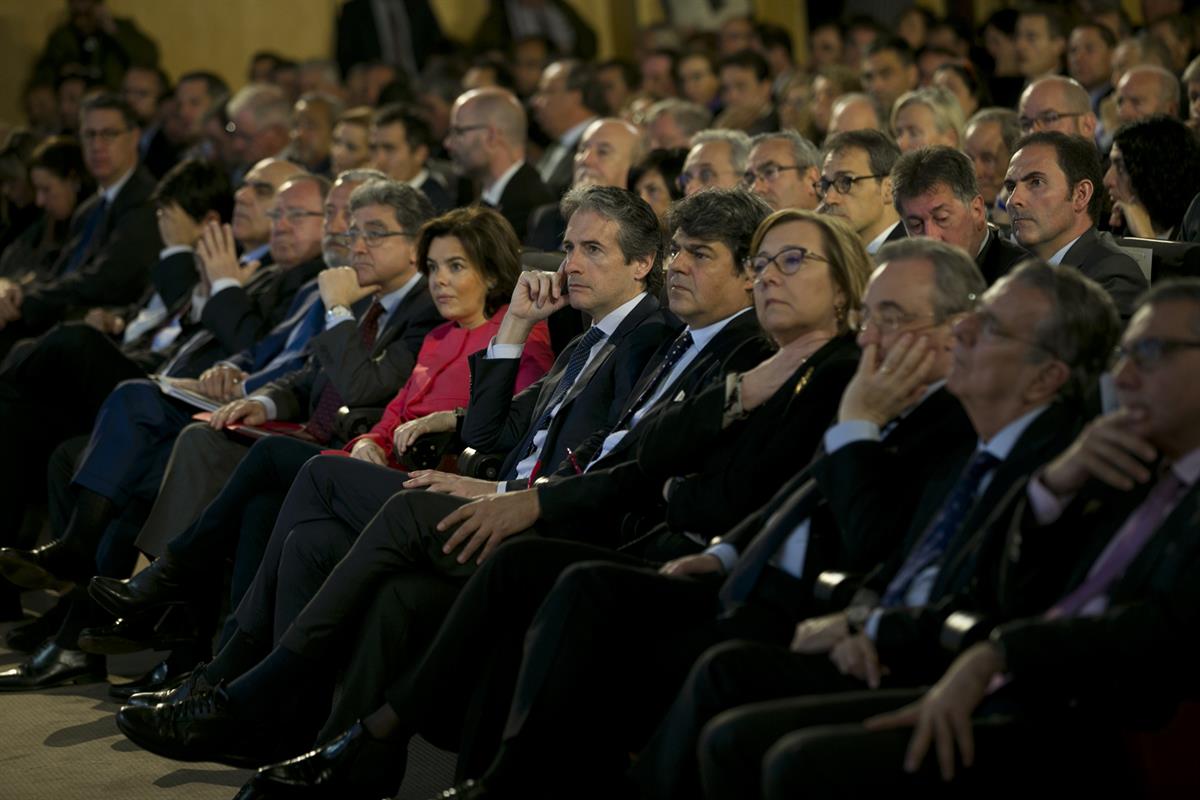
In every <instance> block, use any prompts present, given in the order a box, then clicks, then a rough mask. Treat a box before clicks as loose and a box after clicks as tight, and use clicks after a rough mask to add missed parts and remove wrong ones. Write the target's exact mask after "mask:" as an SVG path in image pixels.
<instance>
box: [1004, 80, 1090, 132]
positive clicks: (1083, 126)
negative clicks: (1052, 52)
mask: <svg viewBox="0 0 1200 800" xmlns="http://www.w3.org/2000/svg"><path fill="white" fill-rule="evenodd" d="M1018 111H1019V113H1020V124H1021V132H1022V133H1036V132H1038V131H1058V132H1059V133H1065V134H1067V135H1068V136H1078V137H1079V138H1081V139H1091V138H1092V137H1093V136H1094V135H1095V133H1096V115H1095V114H1093V113H1092V103H1091V99H1090V98H1089V97H1088V93H1087V89H1084V88H1083V85H1082V84H1080V83H1079V81H1077V80H1075V79H1074V78H1067V77H1065V76H1062V75H1048V76H1046V77H1045V78H1039V79H1038V80H1036V81H1034V82H1033V83H1031V84H1029V86H1027V87H1025V91H1023V92H1021V102H1020V104H1019V106H1018Z"/></svg>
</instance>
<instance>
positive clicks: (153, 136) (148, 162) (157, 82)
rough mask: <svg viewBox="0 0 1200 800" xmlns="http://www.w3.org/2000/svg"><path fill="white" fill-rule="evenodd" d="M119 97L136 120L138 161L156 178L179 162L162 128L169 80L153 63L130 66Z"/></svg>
mask: <svg viewBox="0 0 1200 800" xmlns="http://www.w3.org/2000/svg"><path fill="white" fill-rule="evenodd" d="M121 98H122V99H123V100H124V101H125V102H126V103H129V106H130V108H132V109H133V113H134V115H135V116H136V117H137V120H138V128H139V130H140V134H139V136H138V161H139V163H141V165H142V166H143V167H145V168H146V171H147V172H149V173H150V174H151V175H153V176H154V179H155V180H156V181H157V180H159V179H161V178H162V177H163V176H164V175H166V174H167V171H168V170H169V169H171V167H173V166H175V164H176V163H177V162H178V161H179V152H178V150H177V148H176V146H175V144H174V143H173V142H172V141H171V140H170V139H168V138H167V133H166V130H165V129H164V127H163V121H164V119H165V117H166V113H165V112H166V103H167V101H169V100H170V98H171V84H170V81H169V80H168V79H167V76H166V75H165V74H164V73H163V71H162V70H161V69H159V68H158V67H156V66H150V65H147V66H131V67H130V68H129V69H127V70H125V76H124V77H123V78H122V79H121Z"/></svg>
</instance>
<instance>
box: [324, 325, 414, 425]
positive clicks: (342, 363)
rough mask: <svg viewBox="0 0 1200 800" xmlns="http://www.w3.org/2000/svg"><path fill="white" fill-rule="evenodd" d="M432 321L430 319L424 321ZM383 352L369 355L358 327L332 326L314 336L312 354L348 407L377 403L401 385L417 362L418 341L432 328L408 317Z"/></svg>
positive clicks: (376, 404) (393, 392)
mask: <svg viewBox="0 0 1200 800" xmlns="http://www.w3.org/2000/svg"><path fill="white" fill-rule="evenodd" d="M426 322H432V320H426ZM401 324H403V325H404V330H403V331H401V332H400V333H399V334H398V335H397V336H396V337H395V338H394V339H393V340H392V341H391V342H389V343H388V345H387V347H385V348H384V350H383V352H382V353H379V354H378V355H376V356H374V357H372V355H371V353H370V352H368V350H367V348H366V347H365V346H364V345H363V342H362V337H361V335H360V334H359V331H358V326H357V325H351V324H349V323H342V324H341V325H334V326H333V327H332V328H330V329H329V330H326V331H322V332H321V333H319V334H317V335H316V336H315V337H313V340H312V343H311V347H312V352H313V356H314V357H315V358H316V359H317V361H318V362H320V364H321V369H322V370H324V371H325V374H326V375H327V376H328V377H329V379H330V380H331V381H332V382H333V385H334V386H336V387H337V390H338V392H339V393H340V394H341V396H342V399H343V400H344V401H345V403H346V405H348V406H378V405H379V404H380V403H382V402H383V401H385V400H387V399H388V398H390V397H392V396H393V395H394V394H395V393H396V390H397V389H398V388H399V387H401V386H403V385H404V382H405V381H407V380H408V376H409V375H411V374H412V370H413V367H414V366H415V365H416V363H417V354H418V353H420V352H421V343H422V342H423V341H424V339H425V335H426V334H428V333H429V332H430V331H431V330H432V329H433V327H434V325H428V326H426V324H422V323H421V322H420V321H417V320H408V321H406V322H404V323H401Z"/></svg>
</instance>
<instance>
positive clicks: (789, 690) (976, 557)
mask: <svg viewBox="0 0 1200 800" xmlns="http://www.w3.org/2000/svg"><path fill="white" fill-rule="evenodd" d="M1119 330H1120V323H1119V319H1118V317H1117V312H1116V308H1115V307H1114V306H1113V304H1112V301H1111V300H1110V299H1109V298H1108V296H1107V295H1106V294H1105V292H1104V290H1103V289H1101V288H1100V287H1099V286H1098V285H1097V284H1095V283H1094V282H1092V281H1090V280H1088V279H1087V278H1084V277H1083V276H1081V275H1080V274H1079V273H1078V272H1077V271H1076V270H1074V269H1071V268H1069V267H1063V266H1059V267H1051V266H1049V265H1046V264H1044V263H1040V262H1029V263H1026V264H1023V265H1021V266H1020V267H1018V268H1017V269H1016V270H1015V271H1013V272H1012V273H1010V275H1009V276H1008V277H1006V278H1004V279H1002V280H1001V282H999V283H998V284H996V285H995V286H994V287H993V288H992V289H990V290H989V291H988V292H987V293H986V294H985V295H984V296H983V299H982V301H981V303H980V306H979V307H978V308H977V309H976V310H975V311H974V312H973V313H972V314H971V315H970V316H968V317H966V318H964V319H963V320H962V321H961V322H959V323H958V325H957V327H956V330H955V335H956V340H957V341H956V346H955V353H954V355H955V358H954V363H953V365H952V366H951V369H950V374H949V377H948V379H947V384H946V386H947V389H948V390H949V391H951V392H953V393H954V394H955V396H956V397H958V398H959V400H960V401H961V402H962V403H963V407H964V408H965V409H966V411H967V414H968V416H969V417H970V418H971V422H972V425H973V426H974V428H975V430H976V432H977V433H978V435H979V439H978V442H977V443H975V444H974V446H973V448H971V449H969V450H967V451H966V452H949V453H947V454H946V456H947V457H946V458H945V459H943V462H942V467H943V469H942V473H941V474H935V475H934V476H933V479H932V480H931V481H930V483H929V484H928V488H927V489H926V494H927V495H928V496H929V497H931V498H933V499H934V502H935V503H937V504H940V510H939V511H938V512H937V514H936V515H935V516H934V517H933V518H932V519H930V520H929V521H928V522H926V523H918V525H914V526H909V528H908V530H907V533H906V535H905V538H904V544H903V545H902V546H901V547H900V548H898V549H896V550H895V551H893V553H892V554H891V555H890V556H889V557H888V559H887V560H885V561H884V562H883V563H882V564H880V565H879V566H878V567H876V568H875V569H874V570H873V571H872V572H871V573H870V574H869V575H868V576H867V578H866V579H865V581H864V582H863V583H862V585H861V587H860V588H859V590H858V593H857V594H856V595H855V597H854V599H853V600H852V601H851V604H850V606H849V608H848V609H847V610H844V611H838V612H836V613H835V614H832V615H828V616H824V617H818V618H813V619H810V620H806V621H805V622H804V623H802V624H801V626H800V627H799V628H798V629H797V632H796V635H795V637H794V638H793V640H792V643H791V647H790V651H789V649H785V648H783V647H779V646H777V645H773V644H758V643H756V644H748V643H736V642H734V643H726V644H724V645H719V646H717V647H716V648H714V649H712V650H711V651H709V652H708V653H706V654H705V655H704V656H702V657H701V658H700V660H699V661H698V662H697V663H696V665H695V666H694V667H693V668H692V671H691V674H690V675H689V677H688V680H687V681H686V682H685V683H684V686H683V689H682V690H681V691H680V693H679V696H678V697H677V698H676V701H675V703H674V705H673V706H672V708H671V710H670V712H669V713H668V714H667V717H666V719H665V720H664V721H663V722H662V723H661V724H660V726H659V729H658V732H657V733H656V734H655V736H654V737H653V738H652V739H651V743H650V745H649V746H648V747H647V749H646V750H644V751H643V753H642V755H641V757H640V759H639V763H638V767H637V770H636V773H635V774H636V776H637V778H638V779H639V782H640V783H641V784H642V785H643V788H644V790H645V791H646V792H648V793H650V794H653V795H654V796H656V797H664V798H673V797H689V796H696V795H698V794H700V793H701V791H700V785H699V778H700V776H699V774H698V772H699V768H698V765H697V763H696V760H695V759H696V757H695V753H696V748H697V744H698V740H699V738H700V733H701V729H702V727H703V726H704V725H705V724H706V723H707V722H708V721H709V720H711V719H712V718H713V717H714V716H716V715H717V714H718V713H720V712H722V711H725V710H727V709H729V708H732V707H735V706H740V705H744V704H748V703H751V702H754V703H758V702H764V701H768V700H774V699H776V698H780V697H788V696H792V695H808V694H827V693H834V692H845V691H861V690H863V689H865V688H866V687H869V688H871V689H877V688H880V687H882V688H883V689H884V690H891V689H895V688H903V687H913V686H925V685H928V684H929V683H931V682H932V681H934V680H936V679H937V676H938V675H939V674H941V671H942V670H943V669H944V668H945V667H946V666H947V664H948V662H949V657H947V656H945V655H943V650H942V648H941V646H940V644H939V640H938V634H939V633H940V631H941V628H942V623H943V622H944V621H945V619H946V617H948V616H949V615H950V614H951V613H953V612H955V611H959V610H963V611H966V610H974V611H977V610H979V607H978V605H976V604H974V603H971V602H970V601H969V600H967V599H966V598H965V597H964V596H963V595H964V594H966V593H967V592H968V591H971V592H976V591H981V593H983V594H990V593H991V592H989V591H988V589H994V588H995V585H996V582H995V580H993V576H994V575H995V574H997V573H998V572H999V571H1000V562H1001V561H1002V558H1001V557H1000V555H1001V553H1002V551H1003V548H1004V531H1003V530H1000V531H996V530H994V528H997V527H999V526H997V525H995V524H994V523H992V522H991V519H992V516H993V514H994V512H995V510H996V508H997V506H1000V505H1002V504H1003V503H1004V501H1005V498H1007V497H1008V496H1010V495H1011V494H1012V490H1013V487H1014V486H1023V485H1024V483H1025V481H1026V480H1027V479H1028V476H1029V474H1030V473H1032V472H1033V471H1034V470H1036V469H1037V468H1039V467H1040V466H1041V465H1043V464H1044V463H1046V462H1047V461H1049V460H1050V459H1052V458H1054V457H1055V456H1057V455H1058V454H1059V453H1060V452H1062V451H1063V450H1064V449H1066V447H1067V446H1068V445H1070V444H1071V441H1072V440H1073V439H1074V438H1075V436H1076V434H1077V433H1078V432H1079V429H1080V428H1081V426H1082V422H1083V417H1082V415H1081V413H1080V410H1081V408H1082V406H1083V404H1082V403H1081V400H1082V398H1083V396H1084V395H1085V394H1087V392H1088V391H1089V385H1090V384H1092V383H1094V382H1095V381H1096V379H1097V378H1098V377H1099V375H1100V372H1101V371H1102V370H1103V369H1104V367H1105V366H1106V365H1107V363H1108V361H1109V358H1110V355H1111V351H1112V347H1113V345H1114V343H1115V342H1116V340H1117V336H1118V333H1119ZM831 435H832V434H831ZM972 451H973V452H972ZM847 452H851V453H852V452H853V449H852V448H845V449H843V450H839V451H838V452H837V453H836V454H834V455H833V456H831V459H839V458H841V456H842V454H843V453H847ZM863 466H864V462H862V461H861V460H859V461H858V463H855V459H851V460H849V461H845V462H844V463H843V464H841V465H840V466H839V470H840V471H842V473H843V475H844V477H845V478H846V479H847V480H853V476H854V474H855V473H856V472H857V471H859V470H861V469H862V467H863ZM979 584H982V585H983V586H986V587H988V588H985V589H982V590H980V589H979V588H978V586H979ZM987 605H993V604H992V603H988V604H987ZM740 732H744V731H740ZM729 734H730V731H728V730H726V731H725V735H724V736H722V737H720V738H717V737H713V738H710V739H709V740H708V741H707V742H706V745H705V746H706V749H707V750H708V751H709V752H711V753H713V758H714V759H715V760H716V761H717V762H721V761H724V759H725V757H726V755H725V754H726V753H727V752H730V751H731V750H732V751H736V752H748V751H749V750H750V749H751V748H752V745H751V744H750V742H751V741H754V742H758V741H759V737H758V736H753V737H749V738H747V737H738V742H737V744H732V742H733V739H732V738H730V735H729ZM775 738H778V737H777V736H776V737H775ZM771 741H772V742H773V741H774V740H773V739H772V740H771ZM769 744H770V742H768V743H767V745H768V746H769ZM761 756H762V752H761V751H760V752H759V755H758V757H753V758H751V759H750V761H751V762H752V763H753V765H754V769H753V770H749V771H743V772H742V773H738V774H737V775H736V779H737V781H739V782H740V781H748V782H746V783H736V782H734V780H733V778H734V776H733V775H730V776H729V777H728V779H726V782H724V783H722V784H720V785H719V786H716V785H714V786H706V787H705V788H706V791H707V793H708V794H709V795H711V796H714V797H720V796H737V795H745V796H758V795H760V794H761V786H760V785H759V783H758V778H759V774H758V769H757V766H758V763H759V762H760V761H761ZM730 792H732V793H733V794H732V795H730Z"/></svg>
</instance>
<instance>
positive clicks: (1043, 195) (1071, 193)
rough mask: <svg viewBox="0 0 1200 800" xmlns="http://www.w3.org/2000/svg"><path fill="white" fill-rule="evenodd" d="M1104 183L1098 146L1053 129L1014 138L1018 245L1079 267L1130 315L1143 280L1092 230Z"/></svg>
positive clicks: (1011, 182) (1010, 183) (1009, 181)
mask: <svg viewBox="0 0 1200 800" xmlns="http://www.w3.org/2000/svg"><path fill="white" fill-rule="evenodd" d="M1102 183H1103V173H1102V172H1101V170H1100V157H1099V155H1098V154H1097V153H1096V148H1095V147H1094V146H1093V145H1092V144H1091V143H1090V142H1087V141H1083V140H1081V139H1078V138H1076V137H1073V136H1068V135H1066V134H1064V133H1057V132H1043V133H1032V134H1029V135H1028V136H1025V137H1023V138H1022V139H1021V140H1020V141H1018V142H1017V150H1016V152H1014V153H1013V156H1012V161H1011V162H1009V166H1008V173H1007V174H1006V175H1005V178H1004V186H1005V189H1006V190H1007V191H1008V192H1009V199H1008V205H1007V208H1008V213H1009V216H1010V218H1011V219H1012V230H1013V236H1014V237H1015V238H1016V240H1017V243H1018V244H1020V245H1021V246H1022V247H1025V248H1027V249H1028V250H1029V251H1030V252H1032V253H1034V254H1035V255H1036V256H1037V257H1038V258H1041V259H1044V260H1046V261H1047V262H1049V263H1051V264H1069V265H1070V266H1073V267H1077V268H1078V269H1079V271H1080V272H1082V273H1083V274H1084V275H1087V276H1088V277H1089V278H1091V279H1092V280H1094V281H1096V283H1098V284H1100V285H1101V286H1103V287H1104V288H1105V290H1106V291H1107V292H1108V293H1109V294H1110V295H1111V296H1112V298H1113V301H1114V302H1115V303H1116V304H1117V310H1118V311H1120V312H1121V318H1122V319H1128V318H1129V316H1130V315H1131V314H1132V313H1133V306H1134V302H1135V301H1136V299H1137V297H1138V295H1139V294H1141V292H1142V291H1144V290H1145V288H1146V286H1147V281H1146V276H1145V275H1144V274H1142V271H1141V269H1140V268H1139V267H1138V265H1137V262H1136V261H1134V260H1133V259H1132V258H1130V257H1129V256H1127V255H1125V253H1123V252H1121V249H1120V248H1119V247H1117V245H1116V244H1115V243H1114V242H1113V240H1112V236H1110V235H1109V234H1107V233H1100V232H1098V231H1097V230H1096V219H1097V214H1098V213H1099V210H1100V206H1101V203H1102V202H1103V196H1104V194H1105V193H1104V192H1102V191H1100V188H1101V186H1102Z"/></svg>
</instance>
